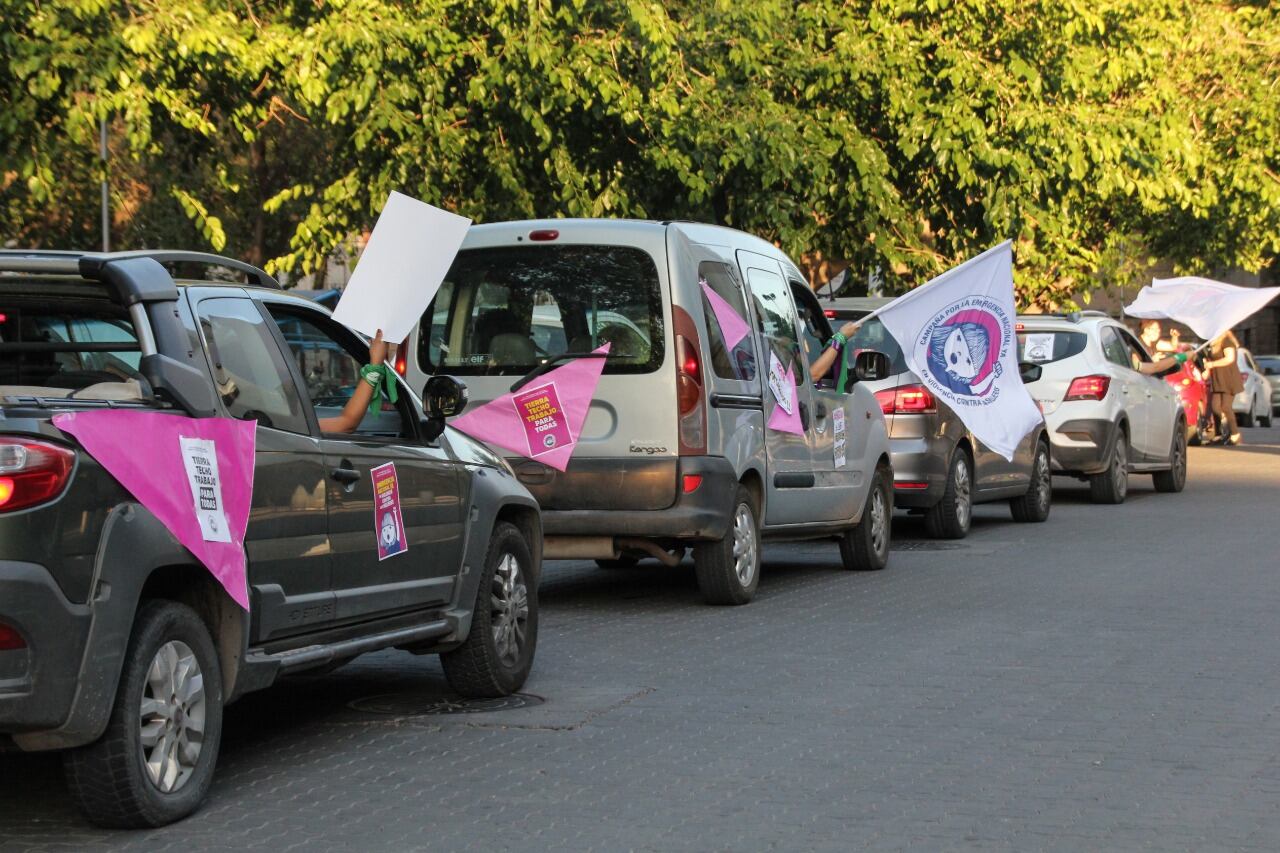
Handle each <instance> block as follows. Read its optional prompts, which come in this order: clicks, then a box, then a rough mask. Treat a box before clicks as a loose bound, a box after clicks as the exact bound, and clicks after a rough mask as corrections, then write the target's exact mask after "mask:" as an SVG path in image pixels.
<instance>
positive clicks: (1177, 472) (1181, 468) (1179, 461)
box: [1151, 423, 1187, 492]
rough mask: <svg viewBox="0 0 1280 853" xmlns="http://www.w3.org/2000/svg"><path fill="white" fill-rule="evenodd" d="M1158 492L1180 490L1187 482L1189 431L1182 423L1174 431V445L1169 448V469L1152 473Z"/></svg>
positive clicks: (1152, 480) (1152, 479)
mask: <svg viewBox="0 0 1280 853" xmlns="http://www.w3.org/2000/svg"><path fill="white" fill-rule="evenodd" d="M1151 482H1152V484H1153V485H1154V486H1155V487H1156V491H1157V492H1180V491H1182V487H1183V486H1185V485H1186V484H1187V431H1186V429H1185V428H1184V427H1183V425H1182V424H1181V423H1179V424H1178V428H1177V429H1175V430H1174V431H1173V447H1172V448H1170V450H1169V470H1168V471H1157V472H1156V473H1154V474H1152V475H1151Z"/></svg>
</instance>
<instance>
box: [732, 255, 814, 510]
mask: <svg viewBox="0 0 1280 853" xmlns="http://www.w3.org/2000/svg"><path fill="white" fill-rule="evenodd" d="M738 265H739V267H740V268H741V269H742V271H743V276H744V278H745V279H746V282H747V289H748V290H749V291H750V293H751V304H752V313H753V315H754V317H755V321H756V322H755V334H756V335H757V342H758V345H759V351H760V357H761V361H760V372H761V375H762V378H764V379H763V381H764V384H765V385H766V387H767V388H768V390H765V391H764V408H765V410H764V416H765V431H764V436H765V441H764V443H765V457H766V460H767V463H766V464H767V466H768V471H767V475H766V477H765V494H766V500H765V518H764V521H765V524H766V525H779V524H801V523H805V522H810V521H815V520H817V519H818V518H820V517H821V512H822V508H821V507H818V506H815V504H816V503H817V501H816V500H815V498H814V494H813V488H814V486H815V485H816V484H817V477H816V476H815V472H814V458H813V449H812V448H813V419H812V417H811V413H812V411H813V401H812V391H813V383H811V382H810V381H809V371H808V366H807V364H806V363H805V362H804V359H803V356H802V355H801V351H800V350H801V344H800V330H799V324H798V323H797V318H796V309H795V305H794V304H792V301H791V293H790V288H789V287H788V285H787V282H786V279H784V278H783V277H782V268H781V266H779V264H778V262H777V261H775V260H773V259H772V258H768V257H765V256H763V255H757V254H754V253H752V252H746V251H739V252H738ZM771 369H772V370H776V369H781V370H787V369H790V371H791V375H792V377H793V378H794V379H795V397H794V399H793V400H792V401H791V405H792V411H791V412H790V413H787V412H786V411H785V408H786V407H785V406H784V405H783V404H782V402H780V401H779V399H778V395H777V393H775V392H774V391H773V390H772V386H773V385H774V384H775V383H774V382H771V381H769V380H768V379H767V377H769V374H770V370H771ZM775 419H777V420H783V419H785V420H789V421H792V422H794V421H799V423H800V427H801V428H800V430H799V431H798V432H789V431H786V430H781V429H774V428H770V427H769V423H770V422H771V421H772V420H775Z"/></svg>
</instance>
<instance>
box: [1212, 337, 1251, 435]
mask: <svg viewBox="0 0 1280 853" xmlns="http://www.w3.org/2000/svg"><path fill="white" fill-rule="evenodd" d="M1239 350H1240V342H1239V341H1238V340H1236V336H1235V335H1234V334H1233V333H1232V332H1231V331H1230V330H1228V331H1226V332H1224V333H1222V334H1221V335H1218V337H1216V338H1214V339H1213V342H1212V343H1210V344H1209V355H1208V357H1207V358H1206V359H1205V361H1204V369H1205V370H1207V371H1208V372H1209V408H1210V410H1211V411H1212V412H1213V414H1214V417H1216V418H1220V423H1221V424H1222V431H1221V438H1220V439H1219V440H1220V441H1221V442H1222V443H1223V444H1239V443H1240V441H1241V436H1240V429H1239V427H1237V426H1236V413H1235V411H1234V410H1232V408H1231V401H1232V400H1234V399H1235V397H1236V395H1237V394H1239V393H1240V392H1241V391H1243V390H1244V377H1243V376H1241V375H1240V368H1239V367H1238V366H1237V364H1236V353H1237V352H1239Z"/></svg>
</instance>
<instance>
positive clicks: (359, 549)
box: [266, 302, 469, 620]
mask: <svg viewBox="0 0 1280 853" xmlns="http://www.w3.org/2000/svg"><path fill="white" fill-rule="evenodd" d="M266 307H267V310H268V311H269V312H270V314H271V316H272V317H273V318H274V319H275V321H276V325H277V328H278V335H279V341H280V344H281V346H283V347H284V348H285V350H286V351H287V352H288V353H289V354H290V356H291V359H292V362H293V368H294V370H295V371H296V372H297V374H298V375H299V377H300V381H301V382H302V387H303V388H304V389H305V391H306V400H305V401H304V402H306V403H308V404H309V405H311V406H312V407H313V408H314V410H315V417H316V419H317V423H318V425H319V426H320V428H321V432H320V439H319V443H320V448H321V451H322V452H323V454H324V464H325V469H326V473H327V476H328V479H327V500H328V518H329V540H330V547H331V550H332V554H333V587H334V594H335V602H334V603H335V608H336V615H337V617H338V618H339V619H342V620H358V619H367V618H372V617H378V616H384V615H390V614H392V613H396V612H400V611H406V610H414V609H420V608H424V607H430V606H432V605H437V604H441V603H443V602H446V601H448V600H449V599H450V597H451V594H452V591H453V584H454V581H455V579H456V578H457V576H458V573H459V570H460V566H461V559H462V545H463V541H462V540H463V529H464V525H463V522H464V516H463V507H464V501H465V499H466V495H465V494H464V484H465V483H466V482H469V481H468V480H467V479H466V478H465V477H464V476H463V470H462V468H461V466H460V465H459V463H457V462H455V461H453V460H451V459H450V458H449V457H448V456H447V454H446V453H445V452H444V451H443V449H442V448H440V447H434V446H428V445H427V444H426V443H425V442H424V441H422V440H421V439H420V438H419V430H420V429H421V412H420V410H419V409H418V407H417V404H416V403H415V402H414V400H413V398H412V395H411V394H409V393H408V390H407V389H406V388H405V386H404V385H403V383H402V382H398V388H399V394H398V397H399V399H398V401H397V402H396V403H394V404H392V403H390V402H386V401H383V402H382V403H381V404H380V405H378V406H375V407H374V408H373V409H371V411H369V412H368V413H366V414H365V416H364V418H363V420H362V422H361V423H360V425H359V426H358V427H357V428H356V430H355V431H354V432H352V433H349V434H341V433H336V434H335V433H327V432H324V431H323V428H324V425H325V423H324V422H325V419H326V418H330V417H334V416H336V415H337V414H338V413H339V412H341V411H342V408H343V406H345V405H346V402H347V400H348V399H349V398H350V396H351V393H352V392H353V390H354V388H355V384H356V383H357V382H359V381H362V380H361V379H360V367H361V365H363V364H364V363H366V362H367V360H368V347H367V346H366V345H365V344H364V343H363V342H362V341H360V340H359V338H357V337H356V336H355V335H354V334H352V333H351V332H349V331H348V330H347V329H345V328H344V327H342V326H341V325H339V324H337V323H335V322H333V320H331V319H330V318H329V317H328V316H326V315H325V314H323V313H322V312H320V311H317V310H314V309H309V308H306V307H305V306H298V305H292V304H288V303H284V302H268V303H267V306H266ZM397 516H398V517H397Z"/></svg>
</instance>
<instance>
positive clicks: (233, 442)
mask: <svg viewBox="0 0 1280 853" xmlns="http://www.w3.org/2000/svg"><path fill="white" fill-rule="evenodd" d="M53 425H54V426H56V427H57V428H58V429H60V430H62V431H63V432H66V433H69V434H71V435H73V436H75V437H76V440H77V441H79V442H80V444H81V445H82V446H83V447H84V449H85V450H86V451H87V452H88V454H89V455H90V456H92V457H93V458H94V459H96V460H98V462H99V464H101V465H102V467H103V468H105V469H107V473H109V474H110V475H111V476H112V477H115V478H116V480H118V481H119V482H120V485H122V486H124V487H125V489H127V490H128V491H129V493H130V494H131V495H133V496H134V497H135V498H137V500H138V502H139V503H140V504H142V505H143V506H144V507H146V508H147V509H148V510H149V511H150V512H151V514H152V515H154V516H155V517H156V518H157V519H159V520H160V523H161V524H163V525H164V526H165V527H167V528H168V529H169V532H170V533H172V534H173V536H174V538H175V539H177V540H178V541H179V542H181V543H182V544H183V545H185V546H186V548H187V550H189V551H190V552H191V553H192V554H194V555H195V556H196V558H197V559H199V560H200V562H202V563H204V565H205V567H206V568H207V569H208V570H209V572H210V573H211V574H212V575H213V576H214V577H215V578H217V580H218V582H219V583H220V584H222V588H223V589H225V590H226V591H227V594H228V595H230V596H231V598H232V599H233V600H234V601H235V602H236V604H239V605H240V606H241V607H243V608H244V609H245V610H248V609H249V587H248V580H247V577H246V574H245V554H244V533H245V529H246V528H247V527H248V525H249V508H250V505H251V504H252V502H253V460H254V456H253V453H254V443H255V438H256V433H255V430H256V427H257V425H256V424H255V423H254V422H252V421H237V420H232V419H230V418H188V417H183V416H181V415H167V414H162V413H160V412H139V411H125V410H121V409H116V410H108V411H95V412H73V413H70V414H64V415H57V416H55V417H54V419H53Z"/></svg>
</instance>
